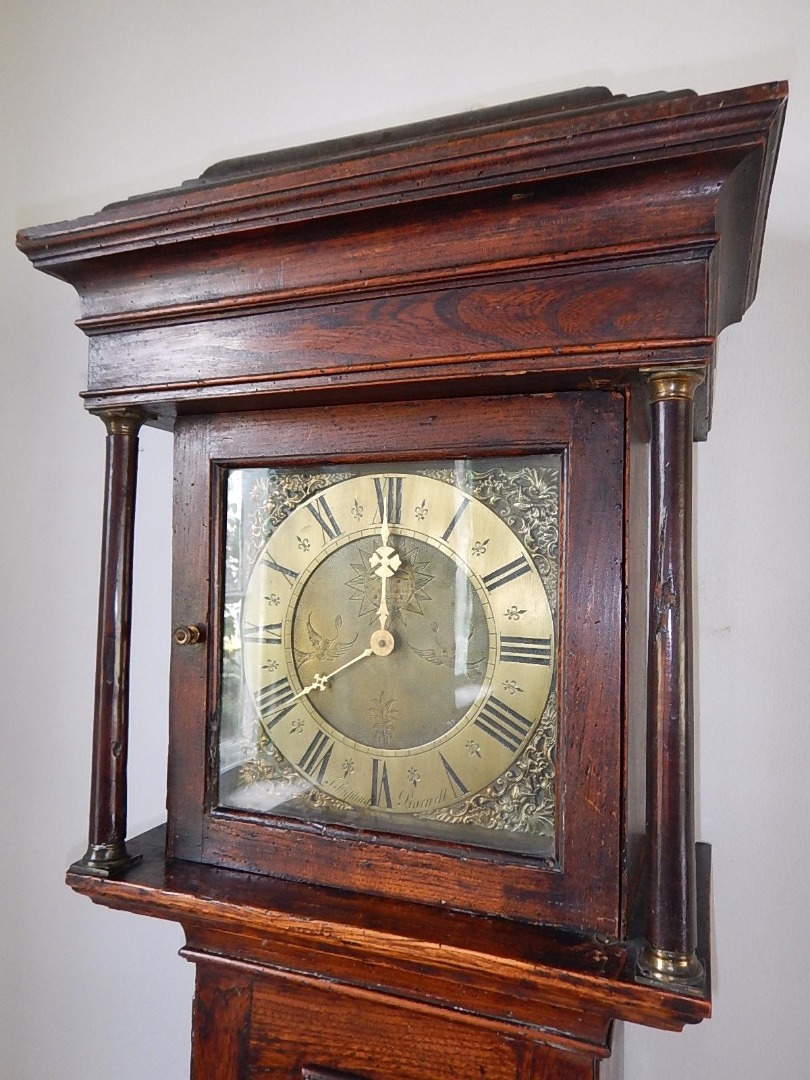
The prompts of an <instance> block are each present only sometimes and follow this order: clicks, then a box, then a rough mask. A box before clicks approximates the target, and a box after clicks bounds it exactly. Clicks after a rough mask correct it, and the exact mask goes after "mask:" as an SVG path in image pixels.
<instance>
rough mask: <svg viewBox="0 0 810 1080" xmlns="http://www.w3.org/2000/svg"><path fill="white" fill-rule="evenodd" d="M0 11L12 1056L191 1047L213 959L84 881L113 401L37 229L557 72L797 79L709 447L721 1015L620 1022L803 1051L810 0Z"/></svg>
mask: <svg viewBox="0 0 810 1080" xmlns="http://www.w3.org/2000/svg"><path fill="white" fill-rule="evenodd" d="M0 40H1V41H2V50H1V51H0V123H2V141H0V182H1V183H2V186H1V187H0V192H2V205H1V206H0V225H1V226H2V227H0V238H2V239H1V240H0V259H2V274H3V277H2V291H1V292H0V310H1V311H2V318H3V323H4V326H3V333H2V350H0V357H1V358H2V361H1V362H2V365H3V378H2V383H0V387H2V393H0V440H2V445H1V446H0V470H1V471H0V484H1V485H2V493H3V501H2V510H0V514H1V515H2V517H0V520H1V521H2V535H0V545H2V556H1V557H0V567H2V574H3V577H2V593H0V596H1V597H2V626H1V627H0V633H1V634H2V652H0V657H1V658H2V659H0V663H2V667H3V673H2V678H1V680H0V681H1V683H2V685H0V694H2V712H1V713H0V723H2V749H1V750H0V793H1V794H2V799H3V807H2V810H0V815H1V816H0V820H2V823H3V828H2V839H1V840H0V845H2V849H1V856H0V857H2V864H1V865H2V873H1V874H0V880H2V905H3V906H2V910H0V919H2V923H1V924H0V925H1V927H2V929H1V931H0V932H1V933H2V958H1V959H0V980H2V982H1V983H0V989H1V990H2V994H3V1000H2V1001H0V1025H2V1027H0V1046H1V1047H2V1049H0V1062H2V1064H0V1074H1V1075H2V1076H3V1077H8V1078H9V1080H47V1078H50V1077H54V1078H55V1077H71V1078H73V1077H75V1078H82V1080H102V1078H103V1080H109V1078H110V1077H115V1078H116V1080H135V1078H139V1080H140V1078H143V1077H150V1078H152V1077H154V1078H156V1080H175V1078H180V1077H183V1076H186V1075H187V1069H188V1065H187V1061H188V1052H189V1022H190V1002H191V995H192V974H193V972H192V969H191V967H190V965H187V964H185V963H184V962H183V961H182V960H180V959H178V958H177V957H176V955H175V953H176V950H177V949H178V948H179V947H180V946H181V945H182V935H181V932H180V931H179V929H178V928H177V927H176V926H175V925H173V924H163V923H158V922H154V921H152V920H148V919H143V918H138V917H135V916H133V915H129V914H124V913H118V912H111V911H108V910H107V909H102V908H94V907H93V906H91V905H90V904H89V903H88V902H87V901H86V900H85V899H83V898H80V897H78V896H75V895H74V894H72V893H71V892H70V891H69V890H67V889H66V888H65V887H64V885H63V884H62V875H63V871H64V868H65V867H66V865H67V864H68V862H69V861H70V860H72V859H74V858H76V857H77V856H79V855H81V854H82V852H83V849H84V842H85V837H86V813H87V789H88V775H89V764H90V737H91V710H92V683H93V664H94V657H93V653H94V641H95V608H96V589H97V574H98V569H97V567H98V562H97V560H98V548H99V535H100V503H101V483H102V466H103V428H102V425H101V424H100V423H99V421H97V420H95V419H93V418H91V417H89V416H87V415H85V414H84V413H83V410H82V407H81V404H80V402H79V400H78V398H77V393H78V392H79V390H80V389H81V388H82V386H83V383H84V366H85V350H86V344H85V340H84V338H83V336H82V334H81V333H80V332H79V331H78V330H76V329H75V328H74V327H73V326H72V321H73V319H74V318H76V317H77V314H78V304H77V301H76V298H75V297H74V295H73V293H72V291H71V289H70V288H69V287H68V286H65V285H63V284H61V283H59V282H56V281H53V280H51V279H48V278H47V277H45V276H44V275H42V274H37V273H35V272H34V271H33V270H32V269H31V267H30V266H29V265H28V263H27V262H26V260H25V259H24V258H23V256H21V255H20V254H19V253H17V252H15V251H14V249H13V246H12V238H13V234H14V231H15V230H16V229H17V228H18V227H21V226H24V225H33V224H39V223H41V222H46V221H54V220H59V219H62V218H66V217H72V216H76V215H79V214H84V213H89V212H92V211H95V210H97V209H99V208H100V207H101V205H102V204H103V203H105V202H108V201H110V200H112V199H118V198H122V197H125V196H127V195H130V194H133V193H136V192H141V191H148V190H151V189H154V188H158V187H161V186H172V185H174V184H176V183H177V182H179V181H180V180H182V179H184V178H187V177H190V176H195V175H197V174H198V173H199V172H200V171H201V170H202V169H203V168H204V167H205V166H206V165H208V164H210V163H211V162H212V161H215V160H218V159H221V158H224V157H230V156H234V155H238V154H244V153H251V152H259V151H263V150H267V149H270V148H273V147H280V146H287V145H293V144H300V143H303V142H308V141H312V140H317V139H322V138H325V137H330V136H335V135H339V134H346V133H351V132H359V131H364V130H370V129H373V128H376V127H379V126H382V125H388V124H394V123H398V122H405V121H409V120H415V119H419V118H423V117H431V116H438V115H442V114H446V113H448V112H454V111H459V110H463V109H467V108H473V107H476V106H483V105H489V104H494V103H497V102H502V101H509V100H514V99H517V98H521V97H527V96H531V95H534V94H540V93H546V92H551V91H555V90H560V89H567V88H571V87H576V86H580V85H585V84H601V83H604V84H606V85H608V86H610V87H611V88H612V89H613V90H614V91H616V92H618V91H624V92H627V93H630V94H632V93H641V92H645V91H649V90H657V89H670V90H674V89H677V88H680V87H683V86H692V87H694V88H695V89H697V90H698V91H700V92H709V91H714V90H723V89H727V88H730V87H736V86H743V85H747V84H749V83H755V82H760V81H766V80H771V79H777V78H784V77H788V78H790V79H791V81H792V101H791V105H790V107H789V110H788V121H787V127H786V131H785V136H784V141H783V146H782V153H781V159H780V162H779V166H778V169H777V175H776V183H775V187H774V191H773V198H772V202H771V211H770V219H769V222H768V228H767V232H766V238H765V251H764V257H763V261H762V274H761V283H760V288H759V296H758V298H757V300H756V303H755V304H754V306H753V307H752V309H751V310H750V311H749V313H748V314H747V316H746V318H745V320H744V322H743V324H742V325H741V326H739V327H733V328H731V329H730V330H729V331H727V332H726V333H725V335H724V337H723V339H722V343H721V347H720V353H719V375H718V381H717V398H716V401H717V404H716V410H715V417H714V429H713V431H712V433H711V436H710V439H709V442H708V444H706V445H705V446H701V447H700V448H699V451H698V469H697V485H698V519H699V522H700V535H699V540H698V571H699V573H698V580H699V594H700V614H699V630H700V641H699V654H700V664H699V704H700V724H699V747H698V761H699V769H698V772H699V781H700V796H699V807H698V809H699V816H698V835H699V836H700V837H701V838H703V839H706V840H710V841H711V842H712V843H713V846H714V913H715V921H716V958H715V1016H714V1018H713V1019H712V1020H711V1021H710V1022H708V1023H705V1024H703V1025H701V1026H700V1027H698V1028H696V1029H690V1030H688V1031H686V1032H685V1033H683V1034H681V1035H672V1034H662V1033H658V1032H650V1031H645V1030H642V1029H640V1028H630V1029H628V1031H627V1040H626V1041H627V1046H626V1078H627V1080H641V1078H642V1077H651V1076H654V1077H660V1078H666V1080H689V1078H693V1077H694V1078H703V1077H707V1078H714V1080H717V1078H721V1080H722V1078H726V1077H728V1078H731V1077H734V1078H735V1080H754V1078H760V1077H768V1078H770V1077H773V1078H775V1080H780V1078H782V1077H785V1078H787V1077H799V1076H802V1075H807V1072H806V1070H807V1065H806V1064H805V1061H806V1057H807V1054H808V1051H810V1045H809V1040H808V1029H809V1028H810V1024H808V1021H807V1017H808V1015H810V989H808V988H809V987H810V979H808V977H807V974H806V965H807V953H808V934H807V916H808V910H810V897H809V896H808V893H809V892H810V888H809V886H810V854H809V852H810V844H809V843H808V838H807V830H808V820H809V815H808V809H809V807H808V790H809V788H808V784H807V779H806V778H807V773H808V768H809V767H810V760H808V758H809V757H810V755H809V753H808V746H810V740H809V739H808V730H807V727H808V719H809V717H808V708H807V704H806V699H807V692H806V676H805V672H806V671H807V669H808V664H809V663H810V660H809V659H808V658H810V633H809V632H808V626H810V617H809V612H810V587H809V586H808V579H809V577H810V575H809V574H808V569H807V562H806V558H805V554H806V552H807V549H808V536H810V511H808V498H807V494H808V482H807V474H808V469H809V468H810V445H809V443H810V438H809V436H808V431H810V427H808V424H807V422H806V409H807V402H808V400H810V377H809V375H808V373H809V372H810V363H809V362H808V361H809V360H810V357H808V340H810V333H809V331H810V326H808V316H807V310H808V303H807V289H808V267H809V265H810V257H809V256H808V245H810V203H809V202H808V194H807V193H808V190H809V189H810V151H809V150H808V147H810V138H808V135H810V65H809V64H808V60H809V59H810V5H808V4H807V2H806V0H795V2H793V3H791V2H790V0H768V2H764V0H748V2H747V3H746V2H743V3H739V2H737V0H727V2H719V0H679V2H678V3H674V2H673V0H655V2H651V0H627V2H621V0H614V2H611V3H607V2H604V3H603V2H601V0H569V2H568V3H567V4H562V3H554V4H552V3H547V2H545V0H534V2H533V0H466V2H464V0H444V2H443V0H344V2H339V0H321V2H314V0H303V2H301V0H287V2H285V0H264V2H262V0H231V2H230V3H228V4H223V3H221V2H216V3H215V2H213V0H197V2H191V0H162V2H158V0H139V2H138V3H133V4H123V3H114V2H111V0H108V2H106V3H105V2H103V0H70V2H68V0H51V2H48V0H4V3H3V7H2V18H1V19H0ZM169 444H170V439H169V438H168V436H164V435H161V434H160V433H154V432H150V431H149V432H147V433H146V434H145V436H144V438H143V443H142V446H143V450H142V454H141V458H140V464H141V489H140V505H139V525H138V535H137V548H138V554H137V574H138V590H137V592H136V596H137V601H136V604H137V606H136V612H135V620H136V622H135V643H134V648H135V667H134V675H133V678H134V686H133V710H132V711H133V736H132V761H131V788H132V797H131V806H130V823H131V832H132V833H137V832H140V831H142V830H143V829H145V828H147V827H149V826H151V825H152V824H155V823H156V822H157V821H159V820H161V818H162V814H163V798H164V758H165V732H166V672H167V653H168V648H167V644H168V631H169V625H168V603H167V599H168V591H169V575H168V549H169V541H170V535H169V534H170V525H169V497H170V456H169Z"/></svg>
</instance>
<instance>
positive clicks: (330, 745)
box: [298, 731, 335, 784]
mask: <svg viewBox="0 0 810 1080" xmlns="http://www.w3.org/2000/svg"><path fill="white" fill-rule="evenodd" d="M334 745H335V743H334V740H332V739H330V738H329V736H328V735H327V734H326V732H324V731H319V732H318V734H317V735H316V736H315V738H314V739H313V740H312V742H311V743H310V744H309V746H308V747H307V748H306V750H305V751H304V756H303V757H302V758H301V760H300V761H299V762H298V765H299V768H301V769H303V770H304V772H306V773H309V774H310V776H314V779H315V780H316V781H317V783H319V784H322V783H323V778H324V776H325V775H326V770H327V768H328V767H329V759H330V758H331V756H332V750H333V749H334ZM316 768H317V769H318V773H317V776H316V775H315V774H314V770H315V769H316Z"/></svg>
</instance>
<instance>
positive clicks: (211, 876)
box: [67, 827, 711, 1080]
mask: <svg viewBox="0 0 810 1080" xmlns="http://www.w3.org/2000/svg"><path fill="white" fill-rule="evenodd" d="M130 847H131V849H132V851H133V853H135V854H137V855H141V856H142V860H141V861H140V862H139V863H138V864H137V865H136V866H133V867H132V868H131V869H129V870H128V871H127V872H126V873H125V874H124V875H123V876H122V877H120V878H117V879H106V880H105V879H102V878H98V877H90V876H87V875H84V874H81V873H77V872H75V871H73V870H70V871H69V872H68V875H67V883H68V884H69V885H70V886H71V887H72V888H73V889H75V890H76V891H77V892H79V893H82V894H84V895H87V896H89V897H90V899H92V900H93V901H94V902H96V903H99V904H102V905H104V906H107V907H111V908H120V909H122V910H125V911H132V912H136V913H138V914H143V915H151V916H153V917H156V918H162V919H169V920H171V921H175V922H178V923H180V924H181V925H182V927H183V929H184V932H185V935H186V946H185V947H184V948H183V950H182V951H181V955H183V956H184V957H186V959H188V960H190V961H192V962H193V963H194V964H195V965H196V968H197V975H196V994H195V1001H194V1012H193V1035H192V1073H191V1075H192V1080H248V1078H251V1077H260V1076H273V1077H279V1078H281V1077H289V1078H293V1077H295V1078H298V1080H303V1078H308V1080H352V1078H360V1077H362V1078H363V1080H390V1078H391V1077H393V1076H396V1077H397V1078H398V1080H446V1078H447V1077H448V1076H452V1077H453V1078H454V1080H478V1078H480V1076H481V1075H482V1072H481V1067H482V1066H484V1067H485V1068H486V1075H487V1076H488V1077H493V1078H498V1080H501V1078H503V1080H507V1078H514V1080H535V1078H536V1080H539V1078H541V1077H548V1076H554V1077H562V1078H565V1080H597V1078H598V1080H609V1078H614V1077H618V1076H619V1075H620V1072H619V1071H618V1070H619V1069H620V1055H616V1056H614V1057H613V1058H611V1056H610V1055H611V1050H612V1049H613V1048H614V1047H615V1045H616V1043H617V1041H618V1040H619V1039H620V1030H619V1029H620V1026H621V1023H622V1022H623V1021H631V1022H637V1023H642V1024H645V1025H647V1026H651V1027H658V1028H661V1029H666V1030H680V1029H682V1028H683V1027H684V1025H685V1024H691V1023H698V1022H700V1021H701V1020H703V1019H704V1018H706V1017H707V1016H709V1014H710V1011H711V997H710V958H709V946H708V942H709V888H710V881H709V879H710V849H709V847H708V846H707V845H705V844H698V845H697V850H696V856H697V857H696V864H697V871H698V872H697V895H698V955H699V957H700V959H701V961H702V962H703V964H704V968H705V971H706V980H705V984H704V986H703V987H702V988H701V989H700V990H697V989H695V990H693V991H692V992H689V993H684V992H683V991H682V990H678V991H676V990H672V989H668V988H667V987H666V986H660V985H659V986H656V985H644V984H642V983H639V981H638V979H637V977H636V974H635V971H636V962H637V957H638V952H639V950H640V948H641V943H640V942H636V941H624V942H615V941H608V940H598V939H596V938H593V937H588V936H584V935H576V934H571V933H565V932H563V931H554V930H550V929H548V928H543V927H538V926H527V925H525V924H518V923H515V922H512V921H506V920H502V919H494V918H488V917H485V916H480V915H472V914H467V913H463V912H454V911H446V910H441V911H437V910H436V909H435V908H430V907H426V906H424V905H420V904H407V903H403V902H402V901H392V900H388V899H385V898H382V897H378V898H366V899H365V900H364V902H363V904H362V905H358V904H357V902H356V897H355V896H353V895H352V894H349V893H346V892H342V891H340V890H336V889H328V888H323V887H321V886H315V885H307V884H303V883H299V882H291V881H282V880H278V879H274V878H268V877H266V876H263V875H256V874H246V873H244V872H239V871H232V870H227V869H224V868H222V867H214V866H207V865H204V864H200V863H191V862H186V861H184V860H179V859H177V860H173V859H166V856H165V828H164V827H159V828H156V829H153V830H151V831H150V832H148V833H144V834H143V835H142V836H139V837H137V838H136V839H134V840H132V841H131V842H130ZM316 1015H317V1017H318V1021H317V1023H313V1022H312V1018H313V1016H316Z"/></svg>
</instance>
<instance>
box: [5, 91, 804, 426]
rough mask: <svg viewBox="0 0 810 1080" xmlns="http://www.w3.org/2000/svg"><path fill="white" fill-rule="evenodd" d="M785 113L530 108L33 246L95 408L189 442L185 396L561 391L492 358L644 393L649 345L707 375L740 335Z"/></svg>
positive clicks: (67, 227) (268, 171)
mask: <svg viewBox="0 0 810 1080" xmlns="http://www.w3.org/2000/svg"><path fill="white" fill-rule="evenodd" d="M785 99H786V87H785V85H784V84H782V83H775V84H767V85H764V86H757V87H749V88H746V89H744V90H737V91H734V92H731V93H728V94H723V95H708V96H705V97H698V96H696V95H694V94H693V93H692V92H690V91H683V92H678V93H675V94H663V95H648V96H645V97H641V98H635V99H625V98H622V97H613V96H612V95H610V94H609V93H607V92H606V91H601V90H600V91H599V92H598V93H597V94H596V95H595V96H593V95H592V94H591V92H590V91H588V93H586V94H580V93H577V94H575V95H574V97H573V98H572V97H570V96H566V97H564V98H558V99H557V100H556V103H555V102H549V101H548V100H545V101H541V102H528V103H527V102H523V103H517V104H515V105H513V106H505V107H500V108H499V109H498V110H496V112H495V113H491V114H489V117H488V118H482V117H481V116H480V115H477V114H472V116H468V117H462V118H451V119H450V120H446V121H442V122H441V123H439V124H436V123H435V122H429V123H427V124H423V125H417V126H416V127H410V128H408V129H405V130H403V131H399V132H387V133H379V134H378V135H377V136H374V137H372V138H370V139H366V138H363V137H360V138H357V139H354V140H351V139H350V140H344V141H339V142H338V143H336V144H330V145H328V146H320V147H316V148H314V149H310V150H302V151H299V152H295V153H292V154H289V153H286V152H285V153H282V154H280V155H276V156H272V155H271V156H270V157H264V158H261V159H258V160H254V161H252V162H250V163H249V164H246V163H244V162H239V163H235V164H234V165H233V167H230V166H228V165H226V166H224V167H221V168H217V169H215V170H214V171H213V172H212V173H211V174H209V175H208V176H206V177H204V178H202V179H201V180H200V181H199V182H194V183H191V184H186V185H183V186H182V187H180V188H177V189H175V190H173V191H169V192H163V193H158V194H156V195H154V196H150V197H145V198H140V199H137V200H133V201H130V202H127V203H122V204H117V205H116V206H113V207H110V208H108V209H107V210H105V211H102V212H101V213H100V214H97V215H95V216H93V217H90V218H84V219H80V220H78V221H76V222H70V223H61V224H58V225H54V226H42V227H40V228H38V229H30V230H24V231H22V232H21V233H20V234H19V236H18V243H19V245H20V247H21V248H22V249H23V250H24V251H25V252H26V254H28V256H29V257H30V258H31V259H32V260H33V261H34V263H35V264H36V265H37V266H39V267H40V268H42V269H43V270H46V271H47V272H49V273H53V274H56V275H57V276H60V277H63V278H64V279H65V280H67V281H70V282H71V283H72V284H73V285H74V286H75V287H76V288H77V290H78V292H79V295H80V297H81V299H82V315H83V319H82V322H81V325H82V326H83V327H84V328H85V330H86V331H87V332H88V334H90V336H91V363H90V377H89V385H88V393H87V396H86V403H87V405H88V406H89V407H94V408H98V407H103V406H112V405H119V404H135V403H137V404H141V405H144V406H145V407H147V408H148V409H149V411H150V412H152V413H154V415H155V417H156V422H157V423H160V424H164V425H170V424H171V421H172V417H173V414H174V406H175V403H176V402H183V403H184V407H185V408H186V410H188V409H190V408H192V407H193V408H196V409H198V410H199V409H204V408H212V407H228V406H229V403H232V402H233V401H234V399H235V398H239V397H240V396H242V395H244V394H259V393H262V394H265V395H269V396H273V395H276V396H279V397H282V396H285V395H288V394H293V395H295V394H301V395H304V394H306V395H310V396H312V403H313V404H317V403H318V402H319V401H327V400H332V401H337V400H339V395H340V394H341V393H342V392H345V389H346V388H347V387H357V391H358V393H365V394H366V396H367V397H369V398H370V397H373V396H374V395H375V394H377V395H379V394H382V395H383V396H385V395H386V394H389V395H390V393H391V392H392V390H391V388H392V386H395V385H397V384H401V385H402V386H403V388H405V387H408V388H409V390H405V389H403V393H407V392H409V393H411V394H414V395H418V394H420V393H427V394H429V395H431V396H440V395H442V394H443V393H447V392H459V393H466V394H469V393H471V392H478V391H477V390H476V389H474V388H473V387H474V386H475V384H476V383H479V385H480V386H481V387H482V390H481V392H483V393H492V392H512V391H513V390H515V389H517V390H518V391H519V392H525V391H527V390H528V391H535V390H540V389H546V388H547V387H546V386H543V385H542V383H541V382H537V381H535V382H533V383H531V382H530V384H529V385H523V386H520V387H515V386H509V385H508V382H507V380H508V379H509V377H510V375H509V372H508V370H507V368H506V366H504V365H502V366H501V368H500V369H499V367H498V363H497V361H496V363H495V364H493V365H490V366H489V369H488V370H486V366H487V365H488V364H489V362H490V360H491V359H492V358H493V357H498V358H499V359H501V360H503V361H509V360H513V361H521V362H524V361H525V363H526V364H527V365H528V366H529V367H530V368H533V369H534V370H535V371H536V372H538V373H539V374H540V375H542V373H543V372H544V371H548V372H555V373H556V374H557V381H558V383H559V382H560V381H561V380H563V379H565V378H567V379H568V385H569V386H570V387H572V388H577V387H578V388H585V387H587V386H590V385H593V383H592V380H593V378H594V376H595V375H596V376H597V377H600V378H601V377H610V374H611V372H610V368H615V363H614V362H613V361H612V360H611V359H610V357H611V356H612V355H613V354H614V353H615V352H616V350H617V349H621V350H625V351H626V361H627V366H628V372H627V377H630V378H633V377H634V375H636V374H637V372H638V365H639V364H640V363H647V362H649V356H647V357H641V356H640V355H639V354H642V353H645V352H649V350H661V351H666V352H668V353H670V354H673V353H675V354H677V352H678V351H679V350H680V351H683V350H691V351H694V350H695V349H699V350H700V349H702V350H703V352H704V357H705V358H708V359H709V360H711V357H712V354H713V339H714V336H715V335H716V334H717V333H719V331H720V330H721V329H722V327H723V326H724V325H726V324H727V323H728V322H729V321H733V320H735V319H739V318H740V317H741V315H742V312H743V311H744V310H745V307H746V306H747V304H748V303H750V301H751V299H752V298H753V294H754V289H755V284H756V271H757V268H758V260H759V247H760V244H761V235H762V229H763V227H764V215H765V208H766V205H767V196H768V192H769V189H770V184H771V179H772V176H773V169H774V165H775V155H776V147H777V145H778V139H779V134H780V131H781V125H782V121H783V115H784V106H785ZM574 101H576V102H577V104H576V105H574V104H572V103H573V102H574ZM410 138H412V139H413V141H412V142H409V139H410ZM389 140H390V141H389ZM329 154H334V155H335V156H334V158H333V159H329V157H328V155H329ZM721 240H722V242H721ZM561 290H563V292H561ZM434 294H435V295H434ZM498 311H500V312H501V313H502V315H503V317H502V318H500V319H499V318H497V317H496V313H497V312H498ZM212 320H213V321H212ZM209 323H210V325H209ZM160 335H164V336H160ZM583 350H585V362H584V363H583ZM627 350H632V352H628V351H627ZM633 353H635V354H636V356H638V359H637V360H635V361H634V359H633ZM537 357H541V358H542V361H541V362H540V363H537ZM603 357H604V358H605V359H603ZM677 359H678V357H677V355H670V356H669V358H668V362H670V363H673V362H677ZM375 365H376V367H375ZM482 365H483V366H484V367H482ZM512 366H513V369H514V366H515V365H514V364H513V365H512ZM375 370H376V371H377V372H378V373H382V376H381V377H380V375H379V374H378V377H377V378H376V379H375V378H373V377H371V378H370V377H369V375H370V373H371V375H372V376H373V372H374V371H375ZM614 374H615V372H614ZM483 375H487V376H488V377H489V379H490V380H491V381H490V383H489V385H484V383H483V381H480V382H479V379H480V377H481V376H483ZM512 375H513V376H514V370H513V373H512ZM426 379H427V380H429V381H430V385H429V387H426V386H425V385H424V383H425V381H426ZM459 379H466V380H467V385H466V386H464V387H463V388H461V387H458V386H456V387H455V389H453V388H452V387H450V386H448V385H447V384H448V381H455V382H457V381H458V380H459ZM498 379H501V380H502V381H501V382H500V385H498V384H497V380H498ZM492 380H495V382H493V381H492ZM364 388H365V389H364ZM299 400H300V398H299ZM217 403H218V405H217ZM272 404H275V403H273V402H266V403H265V407H266V406H267V405H272ZM278 404H287V401H286V399H285V400H284V401H279V402H278ZM708 406H709V400H708V397H703V396H702V397H700V398H699V400H698V409H699V410H700V411H699V413H698V416H697V422H696V431H697V433H698V435H699V436H701V437H702V436H703V435H705V432H706V430H707V428H708V423H709V413H708ZM237 407H238V406H237Z"/></svg>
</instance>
